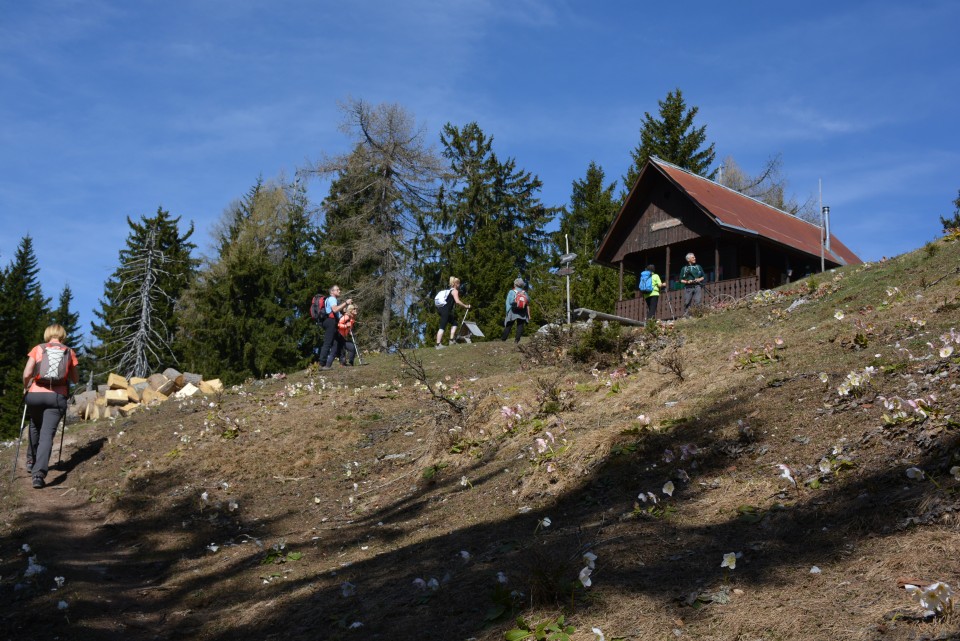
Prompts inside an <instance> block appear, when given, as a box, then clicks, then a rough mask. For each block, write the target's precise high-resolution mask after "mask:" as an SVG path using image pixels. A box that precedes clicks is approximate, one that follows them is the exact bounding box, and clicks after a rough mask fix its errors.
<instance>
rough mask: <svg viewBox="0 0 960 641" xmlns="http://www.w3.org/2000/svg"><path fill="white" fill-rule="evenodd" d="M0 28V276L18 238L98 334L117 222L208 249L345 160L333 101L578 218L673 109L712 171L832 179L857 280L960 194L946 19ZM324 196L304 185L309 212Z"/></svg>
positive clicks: (70, 19)
mask: <svg viewBox="0 0 960 641" xmlns="http://www.w3.org/2000/svg"><path fill="white" fill-rule="evenodd" d="M4 4H5V6H4V8H3V9H2V10H0V265H6V264H8V263H9V261H10V259H11V258H12V256H13V254H14V251H15V250H16V246H17V243H18V242H19V240H20V238H21V237H22V236H24V235H26V234H30V235H31V236H32V237H33V239H34V245H35V249H36V253H37V256H38V258H39V261H40V264H41V274H40V276H41V281H42V284H43V287H44V293H45V294H46V295H47V296H50V297H52V298H54V299H56V297H57V295H58V294H59V292H60V291H61V290H62V288H63V286H64V285H65V284H67V283H69V285H70V287H71V288H72V290H73V291H74V294H75V297H76V298H75V305H76V308H77V310H78V311H80V313H81V321H82V322H83V323H84V325H85V327H86V328H87V329H88V324H89V321H90V320H91V319H92V310H93V309H94V308H95V307H97V305H98V303H97V300H98V297H99V296H101V295H102V291H103V283H104V281H105V280H106V279H107V278H108V277H109V275H110V273H111V272H112V271H113V270H114V269H115V268H116V266H117V252H118V251H119V249H120V248H121V247H122V246H123V243H124V240H125V238H126V236H127V232H128V229H129V228H128V226H127V224H126V217H127V216H130V217H134V218H139V217H140V216H141V215H143V214H152V213H154V212H155V211H156V210H157V207H159V206H162V207H163V208H164V209H167V210H169V211H170V212H172V213H173V214H174V215H179V216H182V217H183V220H184V221H193V222H194V224H195V225H196V229H197V231H196V233H195V240H196V242H197V244H198V245H199V246H200V247H201V248H202V249H204V250H206V248H207V247H208V243H209V233H210V230H211V228H212V227H213V225H214V224H215V223H216V221H217V220H218V218H219V217H220V215H221V213H222V212H223V210H224V208H225V207H226V206H227V205H228V204H229V203H230V202H231V201H233V200H234V199H236V198H238V197H239V196H241V195H242V194H243V193H244V192H246V190H247V189H249V188H250V186H251V185H252V184H253V183H254V182H255V180H256V179H257V177H258V176H259V175H263V176H264V177H265V178H268V179H269V178H272V177H276V176H278V175H280V174H281V173H285V174H286V175H287V176H290V175H292V174H293V172H295V171H296V170H297V168H299V167H302V166H304V165H306V164H307V163H308V162H310V161H311V160H317V159H319V158H320V157H321V155H323V154H324V153H327V154H331V153H339V152H341V151H343V150H344V148H345V145H346V139H345V138H344V136H343V134H341V133H340V132H339V131H338V129H337V126H338V124H339V122H340V114H339V112H338V102H339V101H342V100H343V99H345V98H347V97H353V98H361V99H363V100H365V101H368V102H372V103H379V102H389V103H398V104H401V105H403V106H404V107H405V108H407V109H408V110H409V111H410V112H412V113H413V114H414V116H415V117H416V118H417V120H418V121H419V122H420V123H421V124H422V125H423V126H424V127H425V129H426V131H427V133H428V138H429V139H430V140H432V141H436V142H437V144H439V143H438V133H439V130H440V128H441V127H442V126H443V124H445V123H447V122H451V123H453V124H456V125H463V124H466V123H468V122H471V121H476V122H478V123H479V124H480V126H481V127H482V128H483V130H484V132H485V133H487V134H488V135H492V136H493V137H494V147H495V150H496V151H497V153H498V154H499V155H500V156H501V157H505V156H510V157H513V158H515V159H516V160H517V164H518V166H519V167H521V168H523V169H526V170H528V171H531V172H533V173H535V174H537V175H538V176H539V177H540V178H541V179H542V180H543V183H544V188H543V191H542V200H543V201H544V203H545V204H548V205H563V204H566V203H567V202H568V201H569V197H570V185H571V182H572V181H573V180H576V179H579V178H581V177H583V175H584V173H585V171H586V167H587V165H588V163H589V162H590V161H595V162H597V163H598V164H600V165H601V166H602V167H603V169H604V170H605V171H606V173H607V177H608V179H610V180H619V179H620V177H621V176H622V175H623V174H624V173H625V171H626V169H627V167H628V165H629V163H630V156H629V154H630V150H631V149H632V148H633V147H634V146H635V145H636V144H637V142H638V140H639V128H640V124H641V121H642V118H643V115H644V112H647V111H649V112H651V113H654V114H656V112H657V108H658V107H657V101H658V100H662V99H663V98H664V96H665V95H666V94H667V92H668V91H670V90H672V89H674V88H676V87H679V88H681V89H682V90H683V92H684V97H685V98H686V100H687V102H688V104H690V105H696V106H698V107H699V109H700V112H699V115H698V119H697V124H698V125H706V126H707V135H708V139H709V140H710V141H712V142H714V143H715V144H716V150H717V158H718V161H719V160H720V159H722V158H724V157H727V156H733V157H734V158H735V159H736V161H737V162H738V164H740V165H741V166H742V167H743V168H744V169H746V170H747V171H758V170H759V168H760V166H761V164H762V163H763V161H764V160H765V159H766V158H768V157H769V156H771V155H773V154H777V153H779V154H782V156H783V163H784V170H785V174H786V176H787V178H788V179H789V183H790V189H791V191H792V192H793V193H794V194H796V195H797V196H798V197H799V198H800V200H805V199H806V198H807V197H808V196H810V195H811V194H812V195H815V194H816V192H817V182H818V180H820V179H822V181H823V198H824V204H828V205H830V207H831V216H832V223H833V225H832V226H833V231H834V233H835V234H836V235H837V236H838V237H839V238H841V239H842V240H843V241H844V242H845V243H846V244H847V245H848V246H850V247H851V248H852V249H853V250H854V251H855V252H856V253H858V254H859V255H860V256H861V257H862V258H863V259H865V260H875V259H878V258H880V257H881V256H884V255H887V256H891V255H895V254H899V253H902V252H905V251H909V250H911V249H914V248H916V247H919V246H920V245H922V244H924V243H925V242H927V241H928V240H930V239H932V238H934V237H935V236H936V235H937V234H938V232H939V229H940V224H939V218H938V216H940V215H947V214H952V211H953V207H952V204H951V203H952V201H953V199H954V198H956V196H957V190H958V189H960V171H958V169H957V168H958V167H960V144H958V143H960V126H958V124H957V123H958V117H957V105H958V104H960V73H958V72H960V46H958V45H957V44H956V43H957V25H958V24H960V3H958V2H954V1H952V0H945V1H940V2H937V1H931V2H925V1H922V0H921V1H918V2H912V3H904V2H900V1H897V2H883V1H878V2H856V1H851V2H843V3H838V2H806V3H789V6H786V7H783V8H780V7H778V6H777V5H779V4H781V3H770V2H763V3H761V2H730V3H718V2H715V1H711V2H677V3H652V2H635V1H623V2H603V1H598V2H590V3H587V2H572V1H566V0H510V1H507V0H504V1H495V0H437V1H433V0H429V1H428V0H417V1H412V2H402V1H397V0H394V1H380V0H369V1H357V2H342V1H341V2H328V1H326V0H312V1H308V0H291V1H285V0H274V1H271V2H266V1H252V0H195V1H192V2H186V1H182V0H164V1H163V2H159V1H152V0H140V1H137V2H126V1H121V0H115V1H113V2H106V1H98V0H82V1H81V0H45V1H43V2H6V3H4ZM324 191H325V186H323V185H320V184H315V185H313V188H312V189H311V192H310V195H311V198H312V200H314V201H317V202H318V201H319V200H320V199H321V198H322V197H323V195H324Z"/></svg>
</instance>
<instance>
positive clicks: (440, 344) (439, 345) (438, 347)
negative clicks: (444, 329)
mask: <svg viewBox="0 0 960 641" xmlns="http://www.w3.org/2000/svg"><path fill="white" fill-rule="evenodd" d="M445 347H446V345H444V344H443V343H437V349H444V348H445Z"/></svg>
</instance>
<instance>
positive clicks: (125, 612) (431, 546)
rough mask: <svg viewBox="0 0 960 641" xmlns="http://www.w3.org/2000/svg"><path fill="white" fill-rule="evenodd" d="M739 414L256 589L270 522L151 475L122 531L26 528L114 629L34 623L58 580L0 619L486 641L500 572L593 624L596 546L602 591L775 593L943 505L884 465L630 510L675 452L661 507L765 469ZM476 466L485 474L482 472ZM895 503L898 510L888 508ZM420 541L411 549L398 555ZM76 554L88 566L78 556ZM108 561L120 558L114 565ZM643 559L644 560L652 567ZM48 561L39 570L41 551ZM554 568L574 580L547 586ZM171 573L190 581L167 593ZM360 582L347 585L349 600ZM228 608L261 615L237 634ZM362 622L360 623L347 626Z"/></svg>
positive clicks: (406, 521) (418, 508)
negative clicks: (578, 478)
mask: <svg viewBox="0 0 960 641" xmlns="http://www.w3.org/2000/svg"><path fill="white" fill-rule="evenodd" d="M743 414H744V403H743V402H742V401H738V400H737V399H734V398H730V399H725V400H722V401H718V402H717V403H715V404H714V405H713V406H711V407H710V408H709V409H708V411H704V412H702V415H703V418H692V419H691V420H689V421H687V422H686V423H681V424H678V425H676V426H675V427H674V428H673V429H671V430H669V431H667V432H663V433H650V434H642V435H637V438H636V439H633V435H628V436H629V438H626V440H625V443H624V444H625V445H629V446H630V447H622V448H620V449H619V450H615V451H617V452H619V453H616V454H611V455H610V456H608V457H606V458H605V459H603V460H601V461H599V462H598V463H597V464H596V465H595V466H594V467H593V468H592V469H591V470H589V473H588V475H587V476H586V477H585V478H584V479H583V481H582V482H581V483H580V484H579V485H577V486H576V487H574V488H573V489H571V490H570V491H568V492H567V493H565V494H563V495H561V496H559V497H557V498H556V500H555V501H553V502H552V503H551V504H550V505H549V506H547V507H544V508H542V509H538V510H535V511H531V512H529V513H527V514H516V515H515V516H512V517H510V518H506V519H503V520H497V521H487V522H483V523H479V524H476V525H471V526H468V527H461V528H459V529H455V530H453V531H450V528H449V527H448V526H447V524H437V525H431V529H429V530H424V531H421V532H415V531H414V528H415V527H416V519H417V518H418V517H421V516H423V515H424V513H425V511H426V510H427V509H428V508H429V507H430V503H431V502H432V501H442V500H466V501H478V500H484V499H483V496H484V495H483V494H482V493H481V492H480V491H479V490H480V489H482V487H483V486H484V485H485V484H486V483H488V482H490V481H491V480H493V478H494V477H495V476H496V475H497V474H499V472H500V471H499V470H496V471H493V472H488V473H486V474H485V475H480V476H478V477H477V479H476V480H475V481H474V482H473V483H474V490H478V491H473V490H470V491H463V490H462V489H461V488H459V487H458V482H457V480H456V479H447V480H444V481H443V482H437V483H434V484H426V483H423V482H418V485H417V489H416V490H415V491H413V492H412V493H409V494H406V495H403V496H401V497H400V498H398V499H397V500H396V501H394V502H392V503H388V504H387V505H384V506H383V507H382V508H380V509H379V510H376V511H374V512H371V513H368V514H366V515H364V516H362V517H358V518H357V519H356V520H355V521H353V522H347V523H344V524H342V525H340V526H339V527H338V529H336V530H330V531H328V533H327V534H328V536H326V537H320V538H319V539H318V540H316V541H312V542H310V543H303V544H302V545H301V546H300V547H299V548H298V549H299V550H302V551H303V553H304V554H305V555H307V557H314V558H318V557H319V558H320V559H323V562H317V563H314V564H313V565H311V566H310V568H311V571H310V572H303V571H301V570H299V569H297V567H296V566H293V565H291V566H290V567H292V568H293V569H292V570H291V571H290V572H289V573H286V574H285V573H283V572H280V573H279V574H280V575H281V576H278V577H272V576H271V575H272V574H274V573H276V568H273V567H268V568H265V569H264V570H263V572H262V575H261V577H260V578H257V579H254V580H251V576H250V575H251V569H252V568H256V567H258V566H259V564H260V562H261V561H262V560H263V558H264V554H265V551H264V549H263V548H258V547H256V545H255V544H254V543H252V542H251V543H240V542H238V541H240V540H250V539H244V538H242V537H241V536H240V535H241V534H244V535H246V536H248V537H251V538H252V537H255V536H262V537H263V539H264V540H266V539H267V537H268V536H271V535H270V534H269V533H270V531H271V528H272V527H273V525H274V523H271V522H270V521H269V520H266V521H265V520H259V521H257V522H256V523H253V522H251V521H245V520H243V519H240V518H234V517H230V516H229V515H224V514H206V515H204V516H203V518H201V517H198V514H197V508H196V505H195V502H196V497H194V496H186V495H183V496H177V497H176V498H175V499H174V500H172V501H171V505H170V507H169V509H168V510H167V511H165V512H162V513H159V514H157V513H154V512H152V511H150V510H148V509H147V507H148V503H149V502H151V501H153V500H154V497H157V496H162V495H170V494H174V495H175V494H176V493H177V492H178V491H179V487H180V480H179V478H178V476H177V474H176V473H175V472H173V471H171V472H167V473H155V474H151V475H149V476H148V477H146V478H144V479H141V480H139V481H137V485H136V486H132V487H130V488H129V491H128V492H127V493H126V494H125V495H124V497H123V498H122V499H121V500H120V501H119V502H118V504H117V506H116V507H117V513H118V514H119V513H122V515H123V518H115V519H114V520H113V523H114V525H106V526H101V527H99V528H93V529H92V531H91V532H89V533H87V534H85V535H83V536H76V535H75V534H74V533H71V532H61V531H60V530H59V527H60V522H61V520H62V518H60V517H62V516H63V515H59V517H58V515H36V514H34V515H32V516H31V517H30V518H32V519H35V520H34V521H31V522H30V523H29V524H27V525H25V526H23V528H22V531H23V532H24V534H25V536H26V537H28V538H36V539H38V540H44V541H47V542H49V544H50V545H53V544H54V542H55V543H56V545H59V546H61V547H62V549H63V550H66V551H65V552H62V553H60V554H58V557H59V560H58V564H59V565H58V567H65V568H67V569H65V570H63V571H64V572H65V573H66V574H69V575H70V577H71V579H70V580H71V581H76V582H78V583H79V582H88V583H89V584H91V585H96V584H98V583H103V584H112V586H113V589H111V590H110V592H111V594H116V595H120V596H121V598H115V599H114V600H113V601H112V602H111V604H110V605H109V607H110V608H111V609H113V610H114V611H115V612H116V613H117V616H116V617H114V619H110V620H114V621H116V622H117V623H116V625H115V628H110V627H109V626H104V625H103V622H104V621H105V619H104V618H103V617H102V615H101V614H100V611H101V610H102V608H103V607H104V605H105V604H104V603H98V602H96V600H95V599H91V600H88V601H86V602H74V603H72V604H71V605H70V610H69V612H70V619H71V620H72V621H73V623H70V624H66V623H65V622H64V621H62V620H60V618H58V617H52V618H50V619H49V620H45V621H42V622H40V623H37V621H36V619H35V618H34V617H32V616H31V615H30V613H31V612H32V611H34V610H36V609H38V608H45V607H49V596H48V592H49V586H48V585H47V583H49V580H48V579H49V577H47V581H46V583H44V582H43V581H41V580H38V582H37V584H36V585H35V586H34V587H32V588H30V589H28V590H26V591H24V590H21V591H19V594H16V595H15V596H14V599H15V601H14V602H13V603H12V604H10V606H8V607H7V608H5V609H4V610H5V613H4V615H5V622H6V623H9V624H10V625H11V626H12V627H8V629H10V630H16V631H18V632H24V633H25V634H33V635H35V637H36V638H52V636H53V635H57V634H59V635H61V636H62V635H65V634H66V635H68V636H69V637H70V638H72V639H94V638H96V639H105V640H107V641H111V640H113V639H116V640H118V641H119V639H138V638H143V639H146V638H169V639H175V638H196V637H198V636H202V638H204V639H206V640H207V641H236V640H237V639H354V638H363V639H415V638H423V637H424V635H425V634H426V635H427V636H429V637H430V638H449V639H459V638H467V637H470V636H475V635H479V634H483V633H484V631H485V630H486V629H487V628H488V627H489V626H490V625H491V622H490V621H488V618H487V615H488V612H489V610H490V608H491V606H492V605H494V595H495V594H497V591H498V589H499V583H498V582H497V573H498V572H503V573H504V574H505V575H506V576H507V577H508V578H509V581H510V583H509V586H510V587H511V588H513V589H518V590H521V591H524V593H525V595H526V598H529V597H530V596H535V597H536V598H537V599H540V603H541V604H544V605H547V604H550V603H551V600H552V602H553V603H554V607H556V606H557V605H560V606H562V605H563V604H564V603H569V602H570V599H571V598H572V600H573V601H574V602H575V603H576V604H577V608H578V611H579V612H581V613H583V612H585V611H589V608H590V607H591V606H590V601H589V599H585V598H583V588H581V587H577V586H576V583H575V580H576V571H577V569H578V567H579V565H580V564H581V563H582V561H581V560H580V558H579V555H580V554H581V553H582V552H583V551H585V550H587V549H591V550H593V551H594V552H595V553H596V554H597V555H598V557H599V559H598V562H597V570H596V573H595V577H596V580H597V582H598V583H602V585H604V586H605V587H606V588H609V587H611V586H613V587H615V588H616V589H617V590H618V591H619V592H622V593H623V594H644V595H647V596H649V597H651V598H653V599H655V600H662V601H665V602H673V600H674V599H676V598H678V597H683V595H688V594H691V593H693V594H696V593H697V592H699V591H700V590H702V589H704V587H705V586H708V585H710V584H711V583H713V582H716V581H717V580H718V579H719V577H720V568H719V565H720V559H721V556H722V554H724V553H726V552H730V551H742V552H744V559H743V560H742V562H741V564H740V565H738V569H737V580H738V581H739V582H742V583H743V584H749V585H755V586H762V585H766V584H769V583H771V582H775V581H777V580H778V574H779V573H780V572H781V571H782V570H783V569H784V568H785V567H786V568H792V567H809V566H810V565H813V564H823V563H825V562H827V561H829V560H830V559H835V558H839V557H840V556H841V555H843V554H845V553H846V552H847V550H848V546H849V545H851V544H856V542H857V541H858V540H861V539H864V538H867V537H882V536H887V535H891V534H895V533H897V532H899V531H900V530H901V528H902V527H903V526H904V514H905V512H907V511H909V510H908V508H912V507H914V506H917V505H919V504H920V503H921V502H924V501H929V500H931V499H932V498H933V497H934V495H937V494H938V490H937V489H936V487H935V486H934V485H933V484H930V483H924V484H912V485H911V484H905V482H904V478H903V471H902V470H901V469H899V468H897V469H894V468H890V469H885V470H882V471H878V472H874V473H869V474H850V475H848V476H838V477H837V478H835V479H834V480H833V481H832V482H831V483H829V484H828V485H827V486H825V488H824V489H821V490H817V491H814V490H809V489H808V490H805V491H804V492H803V493H802V494H800V495H798V496H796V497H794V496H793V495H788V496H786V497H784V500H783V501H782V502H783V504H784V507H783V508H782V509H775V510H769V511H767V512H766V513H765V515H763V516H761V517H760V518H758V519H752V518H751V519H744V518H742V517H741V516H740V515H739V514H734V513H731V514H729V515H724V516H723V517H721V518H719V519H717V520H715V521H714V522H711V523H708V524H704V525H685V524H683V523H681V522H679V521H677V520H674V519H671V518H651V517H647V516H643V515H642V514H639V513H638V512H636V511H635V510H634V508H633V504H634V501H635V500H636V494H637V492H638V491H645V490H650V491H658V489H659V488H660V487H661V485H662V484H663V481H664V478H665V472H664V469H663V464H662V459H663V453H664V450H665V449H666V448H668V447H670V448H676V446H677V444H680V443H688V442H695V443H697V445H698V449H699V451H700V453H699V454H698V455H697V457H696V459H695V460H696V465H697V467H696V469H695V470H694V469H693V468H692V463H691V467H690V469H691V476H692V480H691V483H689V484H686V485H684V484H680V483H678V484H677V485H678V489H677V491H676V492H675V495H674V497H673V498H672V499H669V500H668V501H667V504H669V505H673V506H675V507H677V508H678V509H680V510H682V509H683V505H684V503H685V502H688V501H696V500H699V499H702V498H704V497H705V496H708V495H709V493H711V492H716V491H722V490H717V489H714V488H713V487H712V485H711V483H710V482H709V481H710V479H711V478H712V477H720V478H724V477H726V476H728V475H729V470H730V468H731V466H732V465H737V464H740V463H741V462H748V463H749V464H751V465H754V463H750V461H751V460H752V458H751V457H756V456H757V452H758V451H759V450H760V448H762V447H763V446H764V442H765V441H764V438H763V436H762V435H760V436H754V437H748V438H738V437H729V436H728V437H723V436H721V434H722V433H723V432H724V429H723V428H725V427H727V428H728V427H729V426H730V425H735V424H736V421H737V419H738V418H739V417H741V416H743ZM729 431H730V430H729V429H728V430H726V432H727V433H729ZM957 445H958V437H957V435H949V436H945V437H944V439H943V443H942V446H943V447H942V448H941V449H944V448H945V449H948V450H950V449H953V448H956V447H957ZM72 458H73V457H71V460H72ZM654 464H656V465H657V466H654ZM917 464H918V465H919V466H920V467H925V468H928V469H939V467H940V466H941V465H942V455H941V454H939V453H931V454H929V455H928V456H927V457H925V458H923V459H922V460H919V461H917ZM481 467H482V464H478V466H477V469H480V468H481ZM418 481H419V479H418ZM701 483H703V484H701ZM904 487H906V489H904ZM658 493H659V492H658ZM661 505H663V504H661ZM892 505H898V506H902V508H903V509H900V510H895V509H891V506H892ZM545 516H550V517H551V519H552V520H553V522H554V525H553V526H552V527H551V528H548V529H543V528H542V527H538V522H540V520H541V519H543V517H545ZM753 516H756V515H753ZM380 523H383V525H380ZM156 532H177V533H178V536H177V537H176V541H175V543H173V544H171V542H170V541H169V540H167V541H166V542H165V543H164V544H160V543H159V542H158V541H155V540H154V539H153V537H152V536H151V533H156ZM228 534H229V536H230V537H233V539H232V541H231V543H234V544H235V545H233V544H231V545H226V544H225V547H224V549H223V550H221V551H220V552H219V553H218V554H220V555H221V556H220V557H218V558H217V561H216V562H211V561H210V559H211V558H212V557H211V556H210V553H209V552H208V550H207V545H208V544H209V542H210V541H212V540H218V541H224V540H225V537H227V536H228ZM414 535H416V538H417V542H415V543H409V544H406V545H401V546H400V547H391V546H395V545H397V543H396V542H398V541H400V540H401V539H402V538H404V537H413V536H414ZM272 536H276V535H275V534H274V535H272ZM370 541H375V542H376V541H379V542H380V543H381V544H382V545H384V547H385V548H387V549H383V550H373V551H371V552H370V556H369V557H368V558H365V559H364V560H361V561H357V562H353V563H350V564H349V565H341V564H339V563H338V562H337V558H338V556H339V555H340V554H342V550H343V549H344V547H356V546H358V545H361V544H364V543H365V542H368V543H369V542H370ZM650 542H654V545H650ZM16 543H17V542H15V541H11V540H6V539H4V540H0V548H2V549H3V550H5V551H8V552H9V551H11V550H12V549H13V548H14V547H15V546H16ZM71 550H74V551H76V554H75V555H74V557H73V558H69V560H68V557H70V552H69V551H71ZM104 550H112V551H113V552H112V553H111V554H106V555H105V554H104ZM461 550H466V551H469V553H470V558H469V559H465V558H464V557H463V556H461V554H460V551H461ZM637 550H642V555H641V556H642V558H641V557H638V554H637ZM37 553H38V554H39V555H41V562H42V555H43V554H45V551H44V550H43V549H38V550H37ZM105 558H106V559H107V560H106V561H105V560H104V559H105ZM613 559H617V562H614V561H613ZM186 562H192V563H195V564H196V568H195V571H194V572H193V573H192V574H191V573H186V572H183V571H180V572H177V573H173V572H172V571H171V569H172V568H173V566H174V565H175V564H178V563H186ZM303 567H306V566H303ZM556 568H559V569H560V570H562V572H561V573H560V574H563V575H564V576H567V580H566V581H564V580H562V579H557V578H556V577H554V576H553V575H554V574H556V573H555V572H552V570H554V569H556ZM58 571H60V570H59V569H58ZM6 573H7V569H6V568H4V571H3V574H4V575H5V576H6V575H7V574H6ZM174 576H175V577H177V580H178V583H176V584H171V583H170V580H171V578H172V577H174ZM432 578H435V579H436V580H437V584H438V589H436V590H435V591H433V590H430V589H427V590H421V589H417V588H415V587H414V584H413V582H414V579H423V580H424V581H428V580H430V579H432ZM261 579H262V580H261ZM348 582H349V583H350V584H351V586H353V587H348V586H346V585H345V584H346V583H348ZM531 591H533V592H535V593H536V594H535V595H534V594H532V592H531ZM89 593H90V594H92V593H93V591H91V592H89ZM65 595H67V596H68V595H69V592H65ZM8 596H10V594H9V593H8ZM68 598H69V597H68ZM14 608H15V609H14ZM225 612H232V613H234V614H237V613H239V612H245V613H247V614H250V613H256V616H246V617H244V620H245V622H244V623H242V624H241V623H233V622H232V621H233V620H234V619H232V618H231V617H228V616H225V615H224V613H225ZM355 623H361V624H362V627H359V628H351V626H352V625H353V624H355ZM494 625H496V624H494ZM31 626H32V627H31ZM425 631H429V632H425ZM24 638H30V637H29V636H24Z"/></svg>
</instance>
